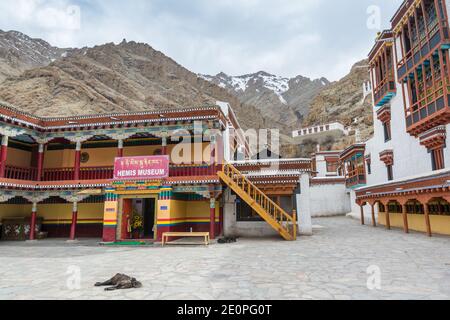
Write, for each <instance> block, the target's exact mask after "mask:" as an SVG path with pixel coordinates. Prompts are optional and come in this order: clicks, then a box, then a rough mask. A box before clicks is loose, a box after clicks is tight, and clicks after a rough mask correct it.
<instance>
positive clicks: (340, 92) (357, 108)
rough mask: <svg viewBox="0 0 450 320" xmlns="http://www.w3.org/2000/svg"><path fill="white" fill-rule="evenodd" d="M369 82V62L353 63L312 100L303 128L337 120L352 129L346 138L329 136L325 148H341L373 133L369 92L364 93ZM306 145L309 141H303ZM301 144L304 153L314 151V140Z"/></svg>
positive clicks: (363, 139)
mask: <svg viewBox="0 0 450 320" xmlns="http://www.w3.org/2000/svg"><path fill="white" fill-rule="evenodd" d="M367 81H369V73H368V61H367V60H363V61H360V62H358V63H356V64H355V65H354V66H353V67H352V68H351V71H350V73H349V74H348V75H347V76H345V77H344V78H342V79H341V80H339V81H337V82H334V83H332V84H331V85H329V86H328V87H327V88H325V89H324V90H322V91H321V92H320V93H319V94H318V95H317V96H316V97H315V98H314V99H313V100H312V102H311V104H310V110H309V114H308V116H307V117H306V118H305V119H304V121H303V123H302V125H303V127H309V126H313V125H319V124H326V123H331V122H336V121H337V122H340V123H342V124H344V125H345V126H347V127H350V128H351V129H353V130H352V132H351V134H350V136H349V137H344V138H342V139H340V140H332V139H330V140H329V141H328V143H327V144H326V145H323V146H322V148H324V149H328V150H331V149H336V150H339V149H344V148H345V147H347V146H349V145H350V144H352V143H354V142H355V140H356V135H358V139H359V140H360V141H365V140H367V139H368V138H370V137H371V136H372V135H373V113H372V100H371V95H367V96H364V91H363V84H364V83H366V82H367ZM306 144H308V142H306ZM309 144H310V145H309V146H306V145H303V148H302V149H303V151H302V152H303V153H309V152H311V151H314V149H315V147H316V145H315V142H314V141H309Z"/></svg>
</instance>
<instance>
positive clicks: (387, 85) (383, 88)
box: [374, 73, 397, 107]
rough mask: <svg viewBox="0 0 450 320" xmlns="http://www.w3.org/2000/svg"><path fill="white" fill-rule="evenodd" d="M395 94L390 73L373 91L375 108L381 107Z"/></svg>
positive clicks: (395, 89) (393, 82)
mask: <svg viewBox="0 0 450 320" xmlns="http://www.w3.org/2000/svg"><path fill="white" fill-rule="evenodd" d="M396 94H397V87H396V85H395V79H394V75H393V74H392V73H390V74H389V75H388V77H386V78H384V79H383V80H382V81H381V82H380V84H379V85H378V86H377V87H376V88H375V90H374V100H375V105H376V106H377V107H382V106H384V105H385V104H386V103H389V101H391V100H392V98H393V97H394V96H395V95H396Z"/></svg>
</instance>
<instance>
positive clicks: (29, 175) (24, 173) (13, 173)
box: [5, 165, 37, 181]
mask: <svg viewBox="0 0 450 320" xmlns="http://www.w3.org/2000/svg"><path fill="white" fill-rule="evenodd" d="M36 175H37V169H36V168H24V167H17V166H8V165H7V166H6V167H5V178H7V179H14V180H28V181H31V180H35V179H36Z"/></svg>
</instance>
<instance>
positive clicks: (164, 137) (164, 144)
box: [161, 134, 169, 156]
mask: <svg viewBox="0 0 450 320" xmlns="http://www.w3.org/2000/svg"><path fill="white" fill-rule="evenodd" d="M161 138H162V151H161V153H162V155H163V156H167V155H169V153H168V150H167V134H163V135H162V137H161Z"/></svg>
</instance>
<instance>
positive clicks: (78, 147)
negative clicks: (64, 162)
mask: <svg viewBox="0 0 450 320" xmlns="http://www.w3.org/2000/svg"><path fill="white" fill-rule="evenodd" d="M76 143H77V144H76V148H75V165H74V172H73V180H80V160H81V141H77V142H76Z"/></svg>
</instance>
